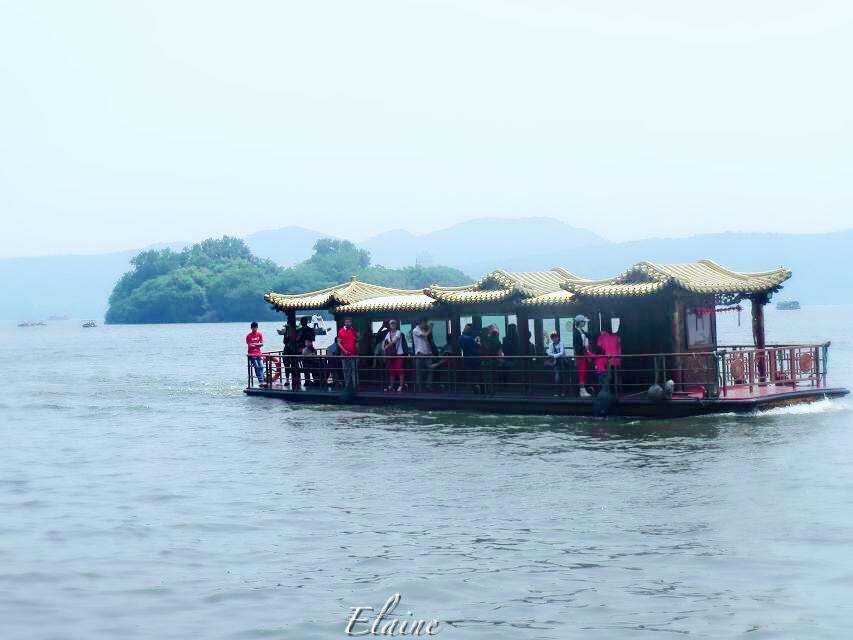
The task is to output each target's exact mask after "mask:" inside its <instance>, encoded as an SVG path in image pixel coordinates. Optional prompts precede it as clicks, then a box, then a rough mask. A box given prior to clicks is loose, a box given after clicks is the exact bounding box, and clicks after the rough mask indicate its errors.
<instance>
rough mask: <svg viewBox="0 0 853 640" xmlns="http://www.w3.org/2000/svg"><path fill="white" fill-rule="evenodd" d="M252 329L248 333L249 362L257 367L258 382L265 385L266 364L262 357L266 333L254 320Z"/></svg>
mask: <svg viewBox="0 0 853 640" xmlns="http://www.w3.org/2000/svg"><path fill="white" fill-rule="evenodd" d="M251 329H252V330H251V331H249V333H247V334H246V346H248V348H249V362H250V363H251V365H252V366H253V367H254V368H255V377H256V378H257V379H258V384H259V385H261V386H264V365H263V361H262V358H261V347H263V346H264V334H262V333H261V332H260V331H258V323H257V322H253V323H252V325H251Z"/></svg>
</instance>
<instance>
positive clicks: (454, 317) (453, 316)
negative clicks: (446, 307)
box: [447, 309, 462, 349]
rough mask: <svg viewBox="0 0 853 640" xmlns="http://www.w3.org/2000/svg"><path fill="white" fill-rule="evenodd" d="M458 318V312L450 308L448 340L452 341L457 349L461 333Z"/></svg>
mask: <svg viewBox="0 0 853 640" xmlns="http://www.w3.org/2000/svg"><path fill="white" fill-rule="evenodd" d="M459 324H460V319H459V314H458V313H457V312H456V311H455V310H453V309H451V310H450V331H449V332H448V334H447V335H448V340H449V341H450V342H452V343H453V345H454V346H455V347H456V348H457V349H458V348H459V336H460V335H462V328H461V327H460V326H459Z"/></svg>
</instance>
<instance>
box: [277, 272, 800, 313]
mask: <svg viewBox="0 0 853 640" xmlns="http://www.w3.org/2000/svg"><path fill="white" fill-rule="evenodd" d="M790 277H791V272H790V271H789V270H787V269H785V268H782V267H780V268H778V269H772V270H770V271H760V272H752V273H739V272H737V271H731V270H730V269H726V268H725V267H722V266H720V265H719V264H717V263H716V262H713V261H711V260H699V261H698V262H690V263H682V264H658V263H654V262H639V263H637V264H635V265H634V266H633V267H631V268H630V269H628V270H627V271H626V272H624V273H622V274H620V275H618V276H615V277H613V278H606V279H602V280H589V279H586V278H581V277H580V276H576V275H574V274H573V273H571V272H569V271H566V270H565V269H561V268H554V269H550V270H548V271H515V272H512V271H504V270H502V269H498V270H495V271H492V272H491V273H489V274H488V275H486V276H484V277H483V278H481V279H480V280H478V281H476V282H474V283H472V284H469V285H466V286H462V287H446V286H440V285H432V286H429V287H426V288H425V289H423V290H420V289H395V288H392V287H383V286H380V285H376V284H370V283H367V282H360V281H359V280H358V279H356V278H355V276H353V278H352V280H350V281H349V282H345V283H343V284H339V285H335V286H332V287H326V288H325V289H319V290H317V291H311V292H309V293H302V294H281V293H273V292H270V293H267V294H266V295H265V296H264V299H265V300H266V301H267V302H269V303H270V304H271V305H272V306H273V307H274V308H275V309H277V310H279V311H290V310H294V311H295V310H310V309H329V310H331V311H333V312H334V313H342V314H346V313H353V314H357V313H393V312H412V311H429V310H431V309H436V308H439V307H441V306H442V305H488V304H495V303H500V302H506V301H514V303H515V304H518V305H519V306H523V307H547V306H561V305H568V304H572V303H574V302H576V301H577V300H578V299H583V298H613V297H626V298H630V297H642V296H649V295H654V294H656V293H659V292H661V291H663V290H664V289H666V288H678V289H682V290H684V291H688V292H691V293H695V294H699V295H717V294H720V295H735V296H748V295H751V294H757V293H768V292H772V291H775V290H776V289H777V288H778V287H779V286H780V285H781V284H782V283H783V282H784V281H785V280H787V279H788V278H790Z"/></svg>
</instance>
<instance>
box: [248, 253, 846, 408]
mask: <svg viewBox="0 0 853 640" xmlns="http://www.w3.org/2000/svg"><path fill="white" fill-rule="evenodd" d="M790 277H791V272H790V271H789V270H787V269H785V268H781V267H780V268H777V269H772V270H770V271H763V272H757V273H738V272H735V271H731V270H729V269H726V268H724V267H722V266H720V265H719V264H717V263H715V262H712V261H710V260H700V261H698V262H695V263H687V264H656V263H652V262H640V263H638V264H635V265H634V266H632V267H631V268H629V269H628V270H627V271H625V272H624V273H622V274H620V275H617V276H614V277H612V278H606V279H600V280H592V279H587V278H583V277H580V276H577V275H574V274H573V273H571V272H569V271H566V270H565V269H562V268H554V269H551V270H548V271H540V272H508V271H504V270H496V271H493V272H491V273H489V274H488V275H486V276H485V277H484V278H482V279H480V280H478V281H477V282H474V283H472V284H470V285H466V286H458V287H448V286H440V285H434V286H430V287H427V288H425V289H422V290H407V289H394V288H389V287H384V286H380V285H375V284H370V283H366V282H361V281H359V280H357V279H356V278H355V277H353V278H352V280H351V281H349V282H345V283H342V284H339V285H336V286H332V287H328V288H325V289H321V290H319V291H312V292H309V293H305V294H280V293H274V292H270V293H267V294H266V295H265V296H264V298H265V300H266V301H267V302H268V303H269V304H270V305H271V306H272V307H273V308H274V309H276V310H278V311H280V312H282V313H284V314H286V318H287V324H288V326H290V327H293V328H294V329H295V328H296V327H297V326H298V324H297V313H298V312H307V313H315V312H319V311H325V312H327V313H329V314H331V315H332V316H334V318H335V320H336V322H337V325H338V326H339V327H340V326H341V325H342V322H343V320H344V319H345V318H351V319H352V321H353V326H354V327H355V328H356V329H357V331H358V336H359V340H358V355H357V356H351V357H349V358H347V357H345V356H340V355H334V354H333V353H328V352H326V351H323V350H319V351H318V352H317V354H316V355H314V354H311V355H295V354H290V353H285V352H283V351H270V352H266V353H264V354H263V355H262V364H263V371H264V374H265V375H264V380H263V382H262V383H259V381H258V380H257V379H256V378H255V373H254V369H253V366H252V363H251V362H249V363H248V365H247V371H248V373H247V375H248V383H247V386H246V389H245V393H246V394H249V395H252V396H262V397H268V398H280V399H283V400H287V401H292V402H308V403H345V404H354V405H377V406H382V405H389V406H398V407H406V408H412V409H426V410H450V409H459V410H468V411H482V412H501V413H531V414H557V415H600V416H604V415H613V416H640V417H685V416H693V415H700V414H708V413H719V412H749V411H756V410H765V409H770V408H774V407H780V406H785V405H790V404H799V403H808V402H814V401H817V400H822V399H824V398H837V397H841V396H844V395H847V393H848V391H847V389H844V388H841V387H834V386H831V385H830V384H829V382H828V370H827V365H828V358H827V354H828V351H829V346H830V343H829V342H822V343H812V344H768V343H766V341H765V323H764V317H765V316H764V307H765V305H766V304H768V302H769V301H770V299H771V296H772V295H773V294H774V293H776V292H777V291H779V290H780V289H781V288H782V285H783V283H784V282H785V281H786V280H788V278H790ZM745 302H749V306H750V309H751V320H752V335H753V344H749V345H724V344H719V343H718V341H717V316H718V315H719V314H721V313H724V312H727V311H737V312H738V313H740V311H741V303H745ZM389 319H395V320H397V321H398V322H399V323H400V327H401V330H402V331H403V334H404V335H405V336H406V338H407V343H408V345H409V346H410V347H411V344H412V336H411V333H410V331H411V328H412V327H414V326H415V324H417V323H418V322H420V321H421V320H423V319H426V321H427V323H428V324H429V326H430V327H431V345H432V348H434V349H435V351H436V352H437V353H433V354H432V355H412V353H411V351H409V352H408V353H406V355H405V356H404V357H403V360H404V363H405V364H404V366H405V369H404V374H405V376H406V386H405V388H402V389H400V390H397V388H393V387H392V390H388V388H389V386H390V385H389V381H388V365H389V362H390V359H391V358H398V357H399V356H398V355H396V354H392V355H386V353H385V351H384V350H383V349H382V347H381V346H377V344H376V338H375V336H376V334H377V332H378V331H380V330H381V326H382V323H383V322H384V321H386V320H389ZM484 328H488V330H487V333H485V334H482V332H483V330H484ZM463 329H464V333H465V336H466V337H465V338H464V339H463V340H462V342H463V343H464V344H467V345H469V350H468V353H462V354H460V350H459V345H460V338H461V337H462V335H461V334H462V333H463ZM472 333H473V334H482V336H481V338H479V339H480V341H481V344H480V346H479V347H478V348H480V349H482V351H481V353H480V355H479V356H477V355H472V350H473V347H470V345H472V344H474V343H475V342H474V341H472V340H471V339H470V337H471V334H472ZM553 333H556V334H558V335H556V336H554V337H553V338H550V337H549V335H550V334H553ZM498 334H499V336H498ZM497 338H500V339H503V349H502V350H501V351H497V350H495V348H494V345H495V344H496V343H495V339H497ZM549 342H553V343H554V345H558V346H556V347H552V348H551V349H550V351H547V352H546V349H547V348H548V347H547V345H548V343H549ZM576 344H578V348H577V350H576V349H575V345H576ZM549 353H551V354H553V353H557V354H558V355H557V356H555V357H551V356H549V355H548V354H549ZM560 356H563V357H560ZM347 359H348V360H349V362H344V361H345V360H347ZM353 361H355V362H357V375H358V382H357V384H356V385H353V384H352V383H351V379H350V385H349V386H344V385H343V384H342V380H343V376H342V375H341V369H342V365H344V364H346V365H347V367H348V370H350V369H349V368H350V367H352V364H351V363H352V362H353ZM398 366H399V363H398ZM557 371H558V372H559V373H557Z"/></svg>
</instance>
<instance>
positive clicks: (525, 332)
mask: <svg viewBox="0 0 853 640" xmlns="http://www.w3.org/2000/svg"><path fill="white" fill-rule="evenodd" d="M515 321H516V328H517V329H518V355H520V356H529V355H531V353H530V322H529V320H528V318H527V314H524V313H521V312H519V313H516V314H515Z"/></svg>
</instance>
